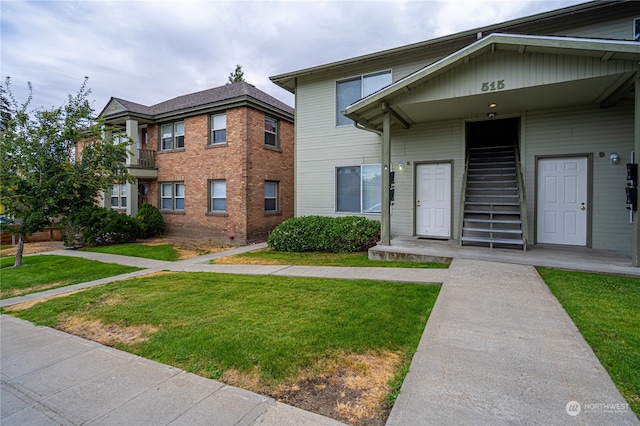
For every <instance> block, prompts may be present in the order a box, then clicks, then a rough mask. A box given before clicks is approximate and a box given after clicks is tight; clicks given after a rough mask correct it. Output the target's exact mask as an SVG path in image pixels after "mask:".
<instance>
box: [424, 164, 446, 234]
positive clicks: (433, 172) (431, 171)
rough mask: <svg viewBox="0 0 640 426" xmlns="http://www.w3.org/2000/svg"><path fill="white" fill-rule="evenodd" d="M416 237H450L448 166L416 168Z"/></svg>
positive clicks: (425, 165) (434, 165) (435, 165)
mask: <svg viewBox="0 0 640 426" xmlns="http://www.w3.org/2000/svg"><path fill="white" fill-rule="evenodd" d="M416 234H417V235H421V236H427V237H446V238H450V237H451V164H450V163H443V164H419V165H418V166H417V168H416Z"/></svg>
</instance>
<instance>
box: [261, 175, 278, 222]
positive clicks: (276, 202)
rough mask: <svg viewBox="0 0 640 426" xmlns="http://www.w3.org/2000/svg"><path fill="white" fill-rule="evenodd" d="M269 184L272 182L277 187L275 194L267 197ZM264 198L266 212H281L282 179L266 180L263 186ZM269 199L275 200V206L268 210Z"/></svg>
mask: <svg viewBox="0 0 640 426" xmlns="http://www.w3.org/2000/svg"><path fill="white" fill-rule="evenodd" d="M267 184H272V185H274V187H275V192H276V194H275V196H273V197H267V194H266V192H267ZM263 196H264V197H263V199H264V212H265V214H274V213H279V212H280V181H277V180H265V181H264V188H263ZM267 200H275V208H274V209H273V210H267Z"/></svg>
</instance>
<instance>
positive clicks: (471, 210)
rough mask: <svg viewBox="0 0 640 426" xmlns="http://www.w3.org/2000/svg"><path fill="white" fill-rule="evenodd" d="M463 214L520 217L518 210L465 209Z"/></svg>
mask: <svg viewBox="0 0 640 426" xmlns="http://www.w3.org/2000/svg"><path fill="white" fill-rule="evenodd" d="M464 213H465V214H499V215H502V214H504V215H513V216H520V210H473V209H468V210H467V209H465V211H464Z"/></svg>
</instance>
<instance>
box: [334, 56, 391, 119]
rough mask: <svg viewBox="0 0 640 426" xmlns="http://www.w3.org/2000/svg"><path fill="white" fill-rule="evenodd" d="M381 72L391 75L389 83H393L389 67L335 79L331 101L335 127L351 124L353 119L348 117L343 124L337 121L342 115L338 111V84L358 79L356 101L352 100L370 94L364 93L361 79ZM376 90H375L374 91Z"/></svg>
mask: <svg viewBox="0 0 640 426" xmlns="http://www.w3.org/2000/svg"><path fill="white" fill-rule="evenodd" d="M382 74H389V76H390V77H391V82H390V83H389V84H393V69H391V68H388V69H384V70H380V71H374V72H370V73H365V74H360V75H353V76H351V77H346V78H341V79H339V80H336V81H335V84H334V97H333V102H334V104H333V110H334V111H335V122H334V124H335V127H345V126H353V120H351V119H348V120H349V122H348V123H344V124H340V123H338V119H339V118H340V116H342V111H338V85H339V84H340V83H346V82H349V81H354V80H359V81H360V98H359V99H356V101H354V102H357V101H358V100H360V99H364V98H365V97H367V96H369V95H370V94H367V95H364V84H362V82H363V80H364V79H365V78H366V77H373V76H376V75H382ZM387 86H388V85H387ZM387 86H383V87H381V88H380V89H378V90H381V89H382V88H384V87H387ZM378 90H376V92H377V91H378ZM372 93H375V92H372ZM347 106H348V105H347ZM342 117H344V116H342ZM344 118H347V117H344Z"/></svg>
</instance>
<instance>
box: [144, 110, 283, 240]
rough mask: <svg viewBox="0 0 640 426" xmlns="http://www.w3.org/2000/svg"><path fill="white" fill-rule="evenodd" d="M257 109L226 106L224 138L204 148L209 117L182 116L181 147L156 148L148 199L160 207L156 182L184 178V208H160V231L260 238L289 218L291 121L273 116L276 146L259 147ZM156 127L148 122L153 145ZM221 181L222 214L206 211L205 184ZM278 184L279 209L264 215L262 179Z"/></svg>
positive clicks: (259, 116) (261, 140)
mask: <svg viewBox="0 0 640 426" xmlns="http://www.w3.org/2000/svg"><path fill="white" fill-rule="evenodd" d="M264 116H265V114H264V113H263V112H261V111H258V110H255V109H252V108H247V107H241V108H234V109H229V110H227V142H226V144H223V145H220V146H208V132H209V123H208V120H209V117H210V116H209V115H200V116H196V117H190V118H187V119H185V138H184V139H185V143H184V144H185V146H184V148H183V149H179V150H174V151H158V152H157V153H156V165H157V167H158V181H157V182H152V183H150V184H149V193H148V199H149V202H150V203H151V204H154V205H156V206H159V205H160V200H159V183H161V182H184V184H185V210H184V212H167V211H163V217H164V220H165V224H166V233H168V234H177V235H182V236H193V237H200V238H210V239H215V240H225V241H227V242H234V243H239V244H243V243H247V242H256V241H265V240H266V238H267V237H268V234H269V232H270V231H271V230H272V229H273V228H274V227H275V226H276V225H277V224H279V223H280V222H282V221H283V220H285V219H288V218H291V217H293V143H294V142H293V124H292V123H289V122H286V121H283V120H279V122H278V127H279V128H278V133H279V134H278V136H279V145H280V146H279V147H278V148H277V149H273V148H269V147H265V145H264ZM158 129H159V127H158V126H157V125H152V126H149V129H148V138H149V145H150V147H157V146H158ZM212 179H216V180H217V179H224V180H226V183H227V212H226V214H215V213H210V212H209V182H210V180H212ZM265 180H272V181H278V182H279V189H280V207H281V208H280V212H279V213H278V214H265V212H264V181H265Z"/></svg>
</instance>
